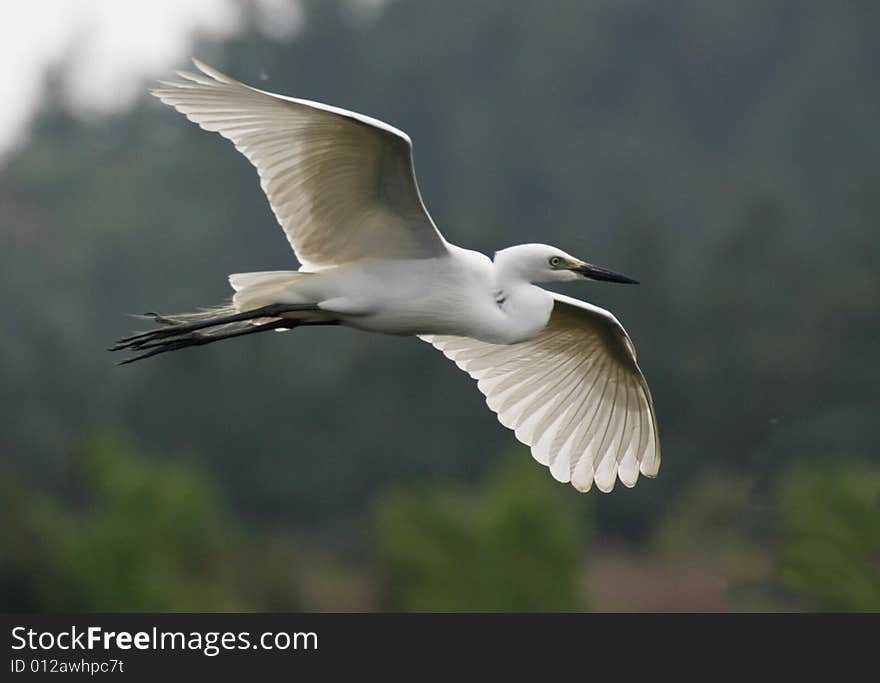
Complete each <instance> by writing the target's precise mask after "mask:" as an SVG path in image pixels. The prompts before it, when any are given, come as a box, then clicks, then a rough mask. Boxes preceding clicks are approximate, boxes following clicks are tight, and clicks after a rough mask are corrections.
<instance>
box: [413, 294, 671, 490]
mask: <svg viewBox="0 0 880 683" xmlns="http://www.w3.org/2000/svg"><path fill="white" fill-rule="evenodd" d="M554 296H555V298H556V302H555V304H554V308H553V313H552V315H551V317H550V321H549V323H548V324H547V327H546V328H545V329H544V330H543V331H542V332H541V333H540V334H539V335H538V336H537V337H535V338H534V339H531V340H529V341H526V342H522V343H519V344H512V345H509V346H505V345H501V344H489V343H486V342H481V341H477V340H475V339H470V338H467V337H450V336H425V337H422V339H424V340H425V341H428V342H430V343H431V344H433V345H434V346H435V347H436V348H437V349H439V350H440V351H442V352H443V354H444V355H445V356H446V357H447V358H449V359H450V360H452V361H453V362H454V363H455V364H456V365H457V366H458V367H459V368H461V369H462V370H464V371H465V372H467V373H468V374H469V375H470V376H471V377H473V378H474V379H475V380H477V386H478V388H479V389H480V391H481V392H482V393H483V394H484V395H485V396H486V404H487V405H488V406H489V408H491V409H492V410H493V411H494V412H495V413H496V414H497V416H498V419H499V421H500V422H501V423H502V424H503V425H504V426H506V427H509V428H510V429H513V430H514V432H515V434H516V437H517V438H518V439H519V440H520V441H522V442H523V443H525V444H527V445H529V446H531V449H532V455H533V456H534V458H535V460H537V461H538V462H540V463H541V464H543V465H546V466H547V467H549V469H550V473H551V474H552V475H553V477H554V478H555V479H557V480H558V481H561V482H571V484H572V486H574V487H575V488H576V489H577V490H578V491H589V490H590V488H591V487H592V486H593V484H594V483H595V485H596V487H597V488H598V489H600V490H601V491H606V492H607V491H611V490H612V489H613V487H614V483H615V481H616V480H617V479H619V480H620V481H621V482H622V483H623V484H624V485H625V486H627V487H632V486H634V485H635V483H636V480H637V479H638V476H639V474H642V475H644V476H648V477H653V476H656V474H657V471H658V469H659V466H660V447H659V439H658V438H657V421H656V418H655V415H654V405H653V402H652V399H651V392H650V390H649V389H648V385H647V382H646V381H645V378H644V376H643V375H642V372H641V370H640V369H639V366H638V363H637V362H636V354H635V348H634V347H633V345H632V342H631V341H630V339H629V337H628V336H627V334H626V331H625V330H624V329H623V327H622V326H621V325H620V323H619V322H618V321H617V320H616V319H615V318H614V316H612V315H611V314H610V313H608V312H607V311H605V310H603V309H601V308H597V307H596V306H592V305H590V304H587V303H584V302H581V301H577V300H576V299H572V298H570V297H565V296H562V295H558V294H557V295H554Z"/></svg>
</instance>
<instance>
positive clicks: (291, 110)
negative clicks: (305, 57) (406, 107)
mask: <svg viewBox="0 0 880 683" xmlns="http://www.w3.org/2000/svg"><path fill="white" fill-rule="evenodd" d="M193 61H194V63H195V65H196V66H197V67H198V68H199V70H200V71H201V72H202V73H201V74H192V73H186V72H180V73H179V74H178V75H179V76H180V77H181V78H182V79H183V80H181V81H176V82H164V81H163V82H162V87H159V88H155V89H154V90H151V92H152V93H153V94H154V95H155V96H156V97H158V98H159V99H160V100H162V101H163V102H165V103H166V104H169V105H171V106H172V107H174V108H175V109H177V110H178V111H179V112H181V113H182V114H184V115H185V116H186V117H187V118H188V119H189V120H190V121H194V122H195V123H197V124H199V126H201V127H202V128H204V129H205V130H210V131H215V132H217V133H220V135H222V136H223V137H225V138H227V139H229V140H231V141H232V142H233V144H234V145H235V147H236V149H238V150H239V151H240V152H241V153H242V154H244V155H245V156H246V157H247V158H248V159H249V160H250V162H251V163H252V164H253V165H254V166H256V168H257V173H258V174H259V176H260V184H261V186H262V188H263V191H264V192H265V193H266V196H267V197H268V198H269V203H270V204H271V206H272V210H273V211H274V212H275V216H276V218H277V219H278V222H279V223H280V224H281V227H283V228H284V232H285V233H286V234H287V239H288V241H289V242H290V244H291V246H292V247H293V250H294V252H295V253H296V256H297V258H298V259H299V261H300V262H301V263H302V265H303V268H304V269H306V270H318V269H320V268H325V267H328V266H333V265H338V264H341V263H348V262H351V261H356V260H358V259H362V258H370V257H374V258H383V259H396V258H407V259H409V258H430V257H432V256H440V255H443V254H445V253H446V242H445V241H444V239H443V237H442V236H441V235H440V233H439V232H438V231H437V228H436V227H435V225H434V222H433V221H432V220H431V217H430V216H429V215H428V212H427V210H426V209H425V206H424V204H423V203H422V198H421V195H420V194H419V188H418V185H417V184H416V178H415V172H414V170H413V162H412V143H411V142H410V139H409V137H408V136H407V135H406V133H403V132H402V131H399V130H397V129H396V128H393V127H391V126H389V125H387V124H385V123H382V122H381V121H378V120H376V119H372V118H370V117H368V116H363V115H361V114H356V113H354V112H350V111H345V110H344V109H337V108H336V107H331V106H328V105H326V104H319V103H317V102H309V101H307V100H298V99H293V98H290V97H284V96H281V95H273V94H272V93H268V92H264V91H262V90H257V89H256V88H252V87H250V86H248V85H245V84H244V83H239V82H238V81H236V80H234V79H232V78H230V77H229V76H226V75H224V74H222V73H220V72H219V71H216V70H215V69H212V68H211V67H209V66H207V65H205V64H202V63H201V62H199V61H197V60H193Z"/></svg>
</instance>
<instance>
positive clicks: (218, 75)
mask: <svg viewBox="0 0 880 683" xmlns="http://www.w3.org/2000/svg"><path fill="white" fill-rule="evenodd" d="M191 59H192V63H193V64H194V65H195V67H196V68H197V69H198V70H199V71H201V72H202V73H203V74H205V75H206V76H210V77H211V78H213V79H214V80H215V81H219V82H220V83H236V82H237V81H236V80H235V79H234V78H231V77H229V76H227V75H226V74H224V73H223V72H221V71H217V69H215V68H214V67H212V66H208V65H207V64H205V63H204V62H203V61H202V60H201V59H199V58H198V57H192V58H191Z"/></svg>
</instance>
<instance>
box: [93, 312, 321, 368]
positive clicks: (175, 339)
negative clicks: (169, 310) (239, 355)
mask: <svg viewBox="0 0 880 683" xmlns="http://www.w3.org/2000/svg"><path fill="white" fill-rule="evenodd" d="M316 313H318V314H319V315H315V314H316ZM143 317H145V318H150V319H152V320H153V321H154V322H156V323H158V324H159V325H160V327H158V328H156V329H153V330H149V331H147V332H141V333H139V334H135V335H132V336H130V337H125V338H123V339H120V340H119V341H118V342H116V343H115V344H114V345H113V346H111V347H110V349H109V350H110V351H130V352H133V353H136V354H137V355H135V356H132V357H130V358H126V359H125V360H123V361H121V362H120V363H119V364H120V365H125V364H126V363H133V362H134V361H136V360H143V359H144V358H149V357H150V356H156V355H158V354H160V353H165V352H166V351H177V350H179V349H185V348H188V347H190V346H204V345H205V344H213V343H214V342H218V341H222V340H224V339H231V338H232V337H242V336H244V335H248V334H256V333H257V332H266V331H268V330H282V331H283V330H289V329H292V328H294V327H299V326H301V325H334V324H337V323H338V321H336V320H335V319H333V318H332V317H329V316H327V315H326V314H324V313H323V312H321V309H320V308H318V306H317V305H315V304H269V305H267V306H262V307H260V308H253V309H250V310H247V311H241V312H237V310H236V307H235V306H234V305H231V306H219V307H215V308H212V309H208V310H205V311H200V312H198V313H183V314H178V315H171V316H165V315H159V314H158V313H145V314H144V316H143Z"/></svg>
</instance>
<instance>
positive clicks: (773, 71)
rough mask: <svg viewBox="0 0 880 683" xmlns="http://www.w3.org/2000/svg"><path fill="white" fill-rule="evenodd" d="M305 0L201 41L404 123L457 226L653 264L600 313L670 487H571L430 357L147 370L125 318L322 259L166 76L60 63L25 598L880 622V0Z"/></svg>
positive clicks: (17, 271) (313, 92) (45, 124)
mask: <svg viewBox="0 0 880 683" xmlns="http://www.w3.org/2000/svg"><path fill="white" fill-rule="evenodd" d="M276 4H277V3H276ZM282 4H283V3H282ZM6 7H9V6H6ZM296 10H297V17H298V18H299V19H298V22H296V26H295V27H288V28H286V29H285V28H284V27H283V26H282V27H280V28H279V26H273V25H272V23H271V22H267V21H266V20H265V17H264V16H262V15H258V13H257V12H256V11H255V10H254V9H253V6H252V4H250V3H248V2H243V3H241V21H240V23H239V25H237V27H236V29H235V30H234V31H231V32H230V33H229V34H228V35H224V36H222V37H216V36H215V37H211V36H207V35H205V36H202V38H200V39H198V40H197V42H196V44H195V46H194V47H193V48H192V52H193V53H194V54H196V55H198V56H199V57H200V58H202V59H203V60H205V61H207V62H208V63H210V64H212V65H214V66H217V67H218V68H221V69H223V70H225V71H227V72H228V73H230V74H231V75H233V76H235V77H237V78H240V79H241V80H244V81H245V82H249V83H254V84H257V85H259V86H260V87H263V88H265V89H268V90H272V91H275V92H281V93H287V94H292V95H296V96H299V97H305V98H309V99H315V100H319V101H325V102H329V103H333V104H336V105H339V106H343V107H346V108H350V109H354V110H356V111H361V112H364V113H367V114H371V115H373V116H376V117H378V118H381V119H384V120H387V121H388V122H390V123H392V124H394V125H397V126H398V127H400V128H402V129H404V130H406V131H407V132H408V133H409V134H410V135H411V137H412V138H413V140H414V144H415V156H416V167H417V171H418V174H419V180H420V184H421V187H422V192H423V194H424V196H425V201H426V203H427V205H428V208H429V210H430V211H431V213H432V215H433V217H434V219H435V220H436V222H437V224H438V226H439V227H440V229H441V230H442V231H443V232H444V234H445V235H446V236H447V237H448V238H449V239H450V240H451V241H453V242H455V243H458V244H461V245H463V246H468V247H472V248H476V249H480V250H482V251H485V252H487V253H489V254H491V253H492V251H493V250H495V249H498V248H502V247H504V246H507V245H510V244H515V243H518V242H523V241H544V242H550V243H554V244H558V245H559V246H560V247H562V248H564V249H566V250H568V251H570V252H572V253H574V254H577V255H581V256H583V257H585V258H588V259H590V260H592V261H594V262H596V263H598V264H602V265H605V266H607V267H609V268H613V269H615V270H619V271H621V272H624V273H627V274H631V275H633V276H634V277H637V278H638V279H639V280H641V282H642V283H643V284H642V286H641V287H636V288H615V287H613V286H602V285H592V286H589V287H581V288H576V289H572V290H569V291H568V293H571V294H573V295H575V296H580V297H583V298H587V299H589V300H591V301H593V302H595V303H597V304H599V305H602V306H605V307H608V308H611V309H612V310H614V312H615V313H616V314H617V316H618V317H619V318H620V319H621V321H622V322H623V324H624V325H625V326H626V327H627V329H628V331H629V332H630V334H631V336H632V337H633V339H634V341H635V344H636V346H637V348H638V350H639V360H640V363H641V365H642V368H643V369H644V371H645V374H646V375H647V377H648V380H649V382H650V384H651V386H652V389H653V392H654V399H655V403H656V406H657V411H658V416H659V420H660V429H661V441H662V444H663V457H664V460H663V467H662V469H661V472H660V477H659V478H658V479H656V480H653V481H652V480H645V479H642V480H640V481H639V484H638V486H636V488H635V489H633V490H627V489H625V488H624V487H622V486H619V485H618V487H617V489H616V490H615V491H614V493H612V494H611V495H608V496H606V495H602V494H601V493H599V492H597V491H593V492H591V493H590V494H588V495H586V496H582V495H579V494H577V493H576V492H575V491H574V489H572V488H571V487H569V486H565V485H561V484H557V483H555V482H553V481H552V479H551V477H550V475H549V473H548V472H547V471H546V470H545V469H544V468H543V467H541V466H539V465H538V464H537V463H535V462H534V461H532V459H531V457H530V455H529V452H528V450H527V449H526V448H525V447H523V446H521V445H519V444H518V443H517V442H516V440H515V439H514V437H513V435H512V434H511V433H510V432H508V431H507V430H506V429H504V428H503V427H501V426H500V425H499V424H498V423H497V422H496V420H495V417H494V416H493V415H492V413H491V412H490V411H489V410H488V409H486V407H485V405H484V404H483V399H482V397H481V396H480V394H479V392H478V391H477V390H476V387H475V386H473V383H472V382H471V380H470V379H469V378H468V377H467V376H466V375H465V374H464V373H461V372H460V371H458V370H457V369H455V367H454V366H453V365H452V364H451V363H450V362H449V361H447V360H446V359H444V358H443V357H442V355H441V354H439V353H437V352H436V351H434V350H433V349H432V348H431V347H429V346H428V345H426V344H422V343H419V342H417V341H415V340H412V339H397V338H390V337H388V338H385V337H380V336H370V335H365V334H360V333H356V332H353V331H346V330H328V329H317V330H299V331H296V332H295V333H292V334H285V335H261V336H260V337H261V338H248V339H247V340H234V341H229V342H225V343H223V344H218V345H217V346H212V347H210V348H206V349H199V350H196V351H184V352H182V353H180V354H171V355H168V356H162V357H160V358H156V359H153V360H151V361H148V362H144V363H141V364H136V365H133V366H126V367H122V368H119V367H115V366H114V361H116V360H118V359H117V358H115V357H113V356H111V355H110V354H108V353H107V352H106V351H105V348H106V347H107V346H108V344H109V343H110V342H111V341H112V340H114V339H116V338H118V337H120V336H123V335H125V334H127V333H128V332H130V331H131V330H133V329H136V328H137V327H138V325H139V324H140V323H139V322H138V321H135V320H133V319H131V318H129V317H127V316H126V314H128V313H139V312H142V311H147V310H159V311H164V312H175V311H183V310H190V309H192V308H194V307H196V306H199V305H205V304H213V303H219V302H221V301H223V300H224V299H225V298H226V297H227V296H228V295H229V294H230V292H229V290H228V287H227V284H226V275H227V274H228V273H233V272H242V271H252V270H272V269H290V268H291V267H294V262H293V256H292V254H291V253H290V252H289V250H288V248H287V244H286V242H285V240H284V237H283V234H282V232H281V230H280V229H279V228H278V227H277V225H276V224H275V221H274V219H273V217H272V215H271V213H270V211H269V208H268V205H267V202H266V200H265V198H264V197H263V195H262V193H261V191H260V188H259V185H258V183H257V179H256V175H255V172H254V171H253V169H252V168H251V167H250V165H249V164H248V163H247V161H246V160H245V159H244V158H243V157H241V156H240V155H238V154H237V153H236V152H235V151H234V149H233V148H232V147H231V145H229V144H228V143H227V142H226V141H224V140H222V139H221V138H220V137H219V136H216V135H209V134H207V133H204V132H203V131H200V130H199V129H198V128H197V127H195V126H193V125H192V124H190V123H188V122H187V121H186V120H185V119H184V118H183V117H182V116H180V115H179V114H177V113H175V112H174V111H172V110H171V109H169V108H167V107H164V106H163V105H161V104H160V103H159V102H158V101H155V100H153V99H152V98H150V97H149V96H148V95H147V94H146V88H147V87H148V85H149V83H148V82H147V81H146V80H144V82H143V83H141V84H140V85H139V87H140V89H141V91H143V92H144V94H143V95H142V96H141V97H139V99H138V100H137V101H136V102H134V104H133V105H132V106H131V107H130V108H128V109H126V110H125V111H121V112H119V113H117V114H115V115H112V116H96V115H93V116H84V115H82V113H80V112H76V111H73V110H72V109H71V107H70V106H69V104H68V102H67V101H66V99H65V98H64V97H62V96H61V95H60V94H59V93H60V90H61V88H60V86H58V84H59V83H60V82H61V81H62V80H63V78H64V70H65V63H64V60H61V61H60V62H59V63H58V64H57V65H56V66H55V69H54V71H53V73H52V75H51V78H50V81H49V85H48V87H47V88H46V89H45V93H44V94H45V97H44V101H43V102H42V105H41V109H40V113H39V116H38V118H37V119H36V120H35V121H34V122H33V125H32V127H31V131H30V135H29V137H28V138H27V139H26V141H22V143H21V144H20V145H18V146H17V147H16V149H15V151H14V152H13V153H11V154H9V155H8V156H7V157H6V158H5V160H4V161H3V162H2V166H0V287H2V291H3V295H4V296H3V299H4V306H5V309H6V310H5V312H4V315H3V320H4V322H3V334H2V335H0V416H2V417H0V425H2V429H0V608H2V609H3V610H5V611H10V610H22V611H24V610H35V611H42V610H204V611H212V610H880V453H878V446H877V443H878V438H877V437H878V411H880V393H878V390H880V363H878V361H880V354H878V348H880V345H878V333H880V325H878V308H877V300H878V295H880V267H878V266H880V261H878V259H880V163H878V159H880V126H878V122H880V79H878V74H877V69H878V65H880V42H878V40H877V28H878V26H880V5H878V4H877V3H875V2H869V1H867V0H865V1H862V2H859V1H853V2H845V3H831V2H824V1H822V0H773V1H770V0H741V1H740V2H736V3H732V2H720V1H719V2H704V1H702V0H680V1H673V0H670V1H668V2H666V1H664V2H656V1H655V0H626V1H623V0H621V1H618V2H610V1H602V0H594V1H590V2H586V1H583V0H565V1H559V2H554V3H544V2H524V1H523V2H511V1H510V0H485V1H482V2H472V1H470V0H446V1H444V2H428V1H423V2H417V1H415V0H396V1H394V0H392V1H388V2H377V1H376V0H373V1H372V2H364V1H363V0H362V1H361V2H356V1H354V0H338V1H337V0H321V1H315V0H312V1H304V2H301V3H298V4H297V5H296ZM6 11H8V10H4V12H6ZM15 30H16V31H25V32H26V31H27V30H28V27H27V26H19V27H15ZM130 30H131V31H132V32H137V31H139V30H140V29H139V27H138V25H132V26H131V27H130ZM180 66H185V65H183V64H182V63H181V64H180ZM170 74H171V69H170V68H169V70H168V72H167V74H166V75H170ZM157 75H159V76H161V74H157ZM7 77H8V76H7ZM56 86H58V87H56Z"/></svg>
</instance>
